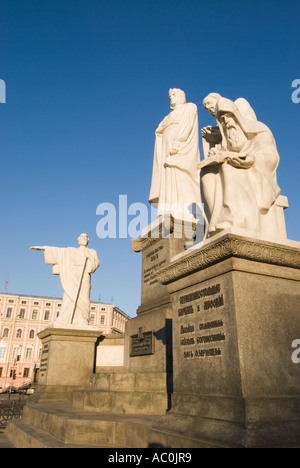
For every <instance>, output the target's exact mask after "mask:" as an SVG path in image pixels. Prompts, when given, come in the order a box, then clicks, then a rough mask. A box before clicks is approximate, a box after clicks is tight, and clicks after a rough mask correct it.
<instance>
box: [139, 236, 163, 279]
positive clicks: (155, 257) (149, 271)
mask: <svg viewBox="0 0 300 468" xmlns="http://www.w3.org/2000/svg"><path fill="white" fill-rule="evenodd" d="M163 249H164V246H163V245H160V246H159V247H157V248H156V249H153V250H151V252H149V253H148V254H147V255H146V259H147V260H148V262H149V261H150V266H149V267H148V268H145V269H144V271H143V283H144V284H147V283H149V284H150V285H153V284H156V283H158V281H157V279H156V278H155V272H156V270H158V269H159V268H161V267H162V266H163V265H165V264H166V263H167V260H166V259H164V260H161V259H160V256H159V254H160V253H161V251H162V250H163Z"/></svg>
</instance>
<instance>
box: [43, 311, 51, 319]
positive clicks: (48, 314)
mask: <svg viewBox="0 0 300 468" xmlns="http://www.w3.org/2000/svg"><path fill="white" fill-rule="evenodd" d="M49 318H50V310H45V314H44V320H49Z"/></svg>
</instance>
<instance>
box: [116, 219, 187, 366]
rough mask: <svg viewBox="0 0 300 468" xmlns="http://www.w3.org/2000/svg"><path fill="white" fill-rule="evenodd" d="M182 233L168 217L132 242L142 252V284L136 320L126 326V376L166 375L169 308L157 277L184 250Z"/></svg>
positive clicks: (170, 313) (170, 310)
mask: <svg viewBox="0 0 300 468" xmlns="http://www.w3.org/2000/svg"><path fill="white" fill-rule="evenodd" d="M188 226H189V227H190V225H188ZM186 229H187V228H186ZM182 231H183V227H182V222H181V221H180V222H179V221H176V220H174V218H173V217H172V216H170V217H165V218H164V219H163V220H162V219H160V218H159V219H157V220H156V221H155V222H154V223H152V224H151V225H150V226H148V227H147V228H146V229H145V231H144V232H143V235H142V237H141V238H139V239H133V240H132V249H133V250H134V251H135V252H142V281H141V305H140V307H139V308H138V310H137V317H135V318H134V319H132V320H129V321H128V322H127V323H126V333H125V356H124V367H125V369H126V370H127V371H129V372H145V369H147V371H148V372H169V367H168V366H169V363H170V362H171V360H170V356H169V355H170V353H172V341H171V340H172V304H171V297H170V294H169V292H168V289H167V287H166V286H164V285H162V284H160V283H159V282H158V281H157V279H156V273H157V271H158V270H159V269H160V268H162V267H164V266H166V265H169V263H170V261H171V258H172V257H173V256H175V255H177V254H179V253H181V252H183V251H184V250H185V242H186V240H187V237H186V235H184V232H182Z"/></svg>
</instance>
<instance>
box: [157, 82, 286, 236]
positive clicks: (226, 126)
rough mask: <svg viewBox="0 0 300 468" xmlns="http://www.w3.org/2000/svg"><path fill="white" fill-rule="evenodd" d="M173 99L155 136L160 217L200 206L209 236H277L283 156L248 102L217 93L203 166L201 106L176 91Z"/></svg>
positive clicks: (209, 102) (210, 103)
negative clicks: (237, 232) (229, 232)
mask: <svg viewBox="0 0 300 468" xmlns="http://www.w3.org/2000/svg"><path fill="white" fill-rule="evenodd" d="M169 96H170V100H171V112H170V114H169V115H168V116H167V117H165V118H164V119H163V121H162V122H161V123H160V124H159V126H158V128H157V130H156V139H155V151H154V163H153V175H152V185H151V191H150V197H149V202H150V203H151V204H156V205H157V207H158V216H163V215H165V214H166V213H171V214H172V215H174V217H176V216H178V213H181V214H183V218H184V217H185V214H186V213H189V212H190V213H192V212H193V208H192V206H193V205H195V204H196V205H198V206H201V207H202V210H203V211H204V213H203V215H204V219H205V221H206V225H207V226H206V227H207V233H208V235H209V236H210V237H211V236H213V235H215V234H217V233H219V232H221V231H223V230H226V229H228V228H231V227H232V228H241V229H243V230H247V231H248V232H251V233H259V234H262V235H269V236H273V235H274V236H276V235H277V234H278V231H279V226H278V224H279V222H280V220H279V218H278V210H277V207H276V201H277V199H278V197H279V195H280V188H279V186H278V184H277V175H276V170H277V167H278V163H279V155H278V151H277V147H276V143H275V140H274V137H273V135H272V132H271V131H270V129H269V128H268V127H267V126H266V125H264V124H263V123H261V122H259V121H258V120H257V118H256V115H255V112H254V110H253V109H252V107H251V106H250V104H249V103H248V102H247V101H246V100H245V99H243V98H239V99H237V100H236V101H234V102H233V101H231V100H230V99H226V98H224V97H222V96H221V95H220V94H217V93H211V94H209V95H208V96H207V97H206V98H205V99H204V101H203V105H204V107H205V108H206V109H207V110H208V111H209V112H210V114H211V115H212V116H213V117H214V118H215V119H216V126H207V127H204V128H203V129H202V132H201V133H202V141H203V153H204V159H203V160H202V161H200V151H199V135H198V115H197V107H196V105H195V104H192V103H187V102H186V97H185V93H184V92H183V91H181V90H180V89H170V91H169Z"/></svg>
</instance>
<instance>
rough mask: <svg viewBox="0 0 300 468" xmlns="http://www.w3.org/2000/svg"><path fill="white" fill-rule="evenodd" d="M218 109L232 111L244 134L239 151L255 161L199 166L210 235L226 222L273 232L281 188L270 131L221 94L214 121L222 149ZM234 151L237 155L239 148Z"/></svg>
mask: <svg viewBox="0 0 300 468" xmlns="http://www.w3.org/2000/svg"><path fill="white" fill-rule="evenodd" d="M221 112H230V113H232V114H234V115H235V117H236V119H237V121H238V123H239V125H240V127H241V128H242V130H243V131H244V133H245V135H246V136H247V141H246V143H245V145H244V147H243V148H242V149H241V150H240V154H243V155H244V154H246V156H245V162H247V158H250V157H251V158H253V157H254V163H253V165H252V166H251V167H248V168H236V167H234V166H232V165H231V164H230V163H229V162H228V161H225V162H223V163H222V164H213V165H208V166H207V167H204V168H202V169H201V189H202V194H203V199H204V201H205V205H206V210H207V217H208V219H209V232H210V235H213V234H214V233H216V232H218V230H221V229H223V228H224V226H225V225H226V224H227V225H231V226H236V227H240V228H243V229H246V230H249V231H256V232H260V233H262V234H268V235H272V234H273V235H274V234H276V232H277V230H278V224H277V223H278V221H277V215H276V206H275V202H276V199H277V197H278V196H279V194H280V188H279V187H278V185H277V176H276V170H277V167H278V163H279V155H278V152H277V147H276V143H275V140H274V137H273V135H272V132H271V131H270V130H269V128H268V127H267V126H266V125H264V124H263V123H261V122H258V121H256V120H254V119H249V117H248V118H244V117H243V116H242V115H241V113H240V112H239V109H238V107H237V106H236V105H235V104H234V103H233V102H232V101H230V100H228V99H225V98H221V99H220V100H219V101H218V114H217V122H218V125H219V128H220V131H221V134H222V149H221V150H223V151H225V152H226V151H229V150H228V149H227V144H226V137H225V135H224V131H223V128H222V124H221V123H220V122H219V121H218V115H220V113H221ZM236 154H237V156H239V152H237V153H236ZM206 161H207V162H208V161H209V158H208V159H207V160H206Z"/></svg>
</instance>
